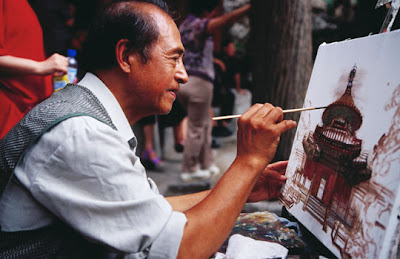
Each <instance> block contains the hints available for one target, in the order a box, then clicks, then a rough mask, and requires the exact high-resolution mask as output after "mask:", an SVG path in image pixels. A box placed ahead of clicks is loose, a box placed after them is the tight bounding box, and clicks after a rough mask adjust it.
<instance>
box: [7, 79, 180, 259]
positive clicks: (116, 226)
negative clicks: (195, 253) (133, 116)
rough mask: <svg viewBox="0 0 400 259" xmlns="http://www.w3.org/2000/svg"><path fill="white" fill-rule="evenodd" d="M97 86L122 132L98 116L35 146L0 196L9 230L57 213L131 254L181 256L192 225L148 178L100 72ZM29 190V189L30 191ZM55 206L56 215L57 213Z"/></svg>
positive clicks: (68, 123) (92, 85) (67, 125)
mask: <svg viewBox="0 0 400 259" xmlns="http://www.w3.org/2000/svg"><path fill="white" fill-rule="evenodd" d="M79 85H82V86H85V87H87V88H88V89H89V90H91V91H92V92H93V93H94V94H95V95H96V96H97V98H98V99H99V100H100V102H101V103H102V104H103V105H104V107H105V109H106V110H107V112H108V113H109V115H110V117H111V119H112V121H113V123H114V125H115V126H116V128H117V131H115V130H113V129H112V128H111V127H110V126H108V125H106V124H104V123H103V122H100V121H98V120H96V119H94V118H92V117H88V116H80V117H73V118H70V119H67V120H64V121H62V122H61V123H59V124H58V125H56V126H55V127H53V128H52V129H50V130H49V131H47V132H46V133H45V134H43V136H42V137H41V138H40V139H39V141H38V142H37V143H36V144H35V145H33V146H32V147H30V148H28V150H27V151H26V152H25V154H24V156H23V158H22V159H21V160H20V162H19V163H18V164H17V166H16V168H15V171H14V173H15V176H16V177H17V178H18V180H19V181H20V182H21V183H22V184H23V186H24V187H25V188H26V189H25V188H21V187H20V186H19V185H17V184H14V183H13V182H11V183H10V184H9V185H8V186H7V188H6V190H5V191H4V194H3V196H2V199H1V200H0V225H1V227H2V231H12V232H14V231H23V230H33V229H37V228H40V227H44V226H47V225H49V224H51V223H53V222H54V221H55V220H56V219H57V218H58V219H60V220H62V221H63V222H65V223H66V224H68V225H69V226H71V227H72V228H73V229H75V230H76V231H78V232H79V233H81V234H82V235H83V236H85V237H87V238H89V239H91V240H95V241H96V242H100V243H104V244H106V245H108V246H110V247H113V248H115V249H117V250H119V251H122V252H124V253H138V252H140V251H142V250H144V249H146V248H148V247H150V246H151V247H150V251H149V254H148V257H149V258H175V257H176V256H177V253H178V250H179V245H180V242H181V239H182V235H183V229H184V227H185V224H186V221H187V219H186V217H185V215H184V214H183V213H180V212H175V211H172V207H171V206H170V204H169V203H168V202H167V200H166V199H165V198H164V197H163V196H162V195H160V194H159V191H158V188H157V187H156V185H155V184H154V182H153V181H152V180H151V179H149V178H147V175H146V172H145V169H144V167H143V165H142V164H141V163H140V159H139V158H138V157H137V156H136V155H135V151H136V147H134V148H131V147H130V146H129V144H128V140H130V139H131V138H134V139H135V140H136V138H135V136H134V134H133V132H132V129H131V127H130V125H129V123H128V120H127V119H126V117H125V115H124V113H123V111H122V109H121V107H120V105H119V103H118V102H117V100H116V99H115V97H114V96H113V94H112V93H111V91H109V89H108V88H107V87H106V86H105V85H104V84H103V82H101V80H100V79H98V78H97V77H96V76H95V75H93V74H90V73H88V74H86V75H85V77H84V78H83V79H82V81H81V82H79ZM27 190H29V191H27ZM49 211H51V213H50V212H49Z"/></svg>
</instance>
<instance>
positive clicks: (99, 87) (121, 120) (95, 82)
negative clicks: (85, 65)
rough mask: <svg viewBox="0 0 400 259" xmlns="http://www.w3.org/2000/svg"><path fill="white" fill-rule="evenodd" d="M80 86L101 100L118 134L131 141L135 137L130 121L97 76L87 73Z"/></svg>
mask: <svg viewBox="0 0 400 259" xmlns="http://www.w3.org/2000/svg"><path fill="white" fill-rule="evenodd" d="M78 85H81V86H84V87H86V88H87V89H89V90H90V91H91V92H92V93H93V94H94V95H95V96H96V97H97V98H98V99H99V101H100V102H101V104H103V106H104V108H105V109H106V111H107V112H108V115H110V118H111V120H112V122H113V123H114V125H115V127H116V128H117V130H118V132H119V133H120V134H121V135H122V137H123V138H124V139H125V140H126V141H129V140H130V139H131V138H133V137H134V134H133V131H132V128H131V126H130V124H129V122H128V119H127V118H126V116H125V113H124V112H123V110H122V108H121V106H120V105H119V103H118V101H117V99H116V98H115V96H114V95H113V93H112V92H111V91H110V90H109V89H108V88H107V86H106V85H105V84H104V83H103V82H102V81H101V80H100V79H99V78H98V77H97V76H96V75H94V74H92V73H89V72H88V73H86V74H85V76H84V77H83V78H82V80H81V81H80V82H79V83H78Z"/></svg>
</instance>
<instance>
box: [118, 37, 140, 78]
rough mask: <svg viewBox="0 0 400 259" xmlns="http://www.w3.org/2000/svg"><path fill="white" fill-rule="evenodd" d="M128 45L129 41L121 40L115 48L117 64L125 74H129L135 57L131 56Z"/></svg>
mask: <svg viewBox="0 0 400 259" xmlns="http://www.w3.org/2000/svg"><path fill="white" fill-rule="evenodd" d="M130 44H131V43H130V42H129V40H127V39H121V40H119V41H118V42H117V45H116V46H115V57H116V59H117V63H118V65H119V67H120V68H121V69H122V71H123V72H125V73H129V72H131V69H132V65H133V64H132V62H133V61H134V60H133V59H135V57H134V56H135V55H132V54H133V53H132V52H131V48H130ZM132 58H133V59H132Z"/></svg>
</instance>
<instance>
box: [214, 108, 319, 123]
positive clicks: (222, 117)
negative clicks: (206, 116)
mask: <svg viewBox="0 0 400 259" xmlns="http://www.w3.org/2000/svg"><path fill="white" fill-rule="evenodd" d="M325 108H326V106H324V107H308V108H297V109H289V110H283V113H289V112H302V111H311V110H317V109H325ZM240 116H242V115H240V114H237V115H226V116H218V117H213V118H212V119H213V120H214V121H218V120H228V119H234V118H239V117H240Z"/></svg>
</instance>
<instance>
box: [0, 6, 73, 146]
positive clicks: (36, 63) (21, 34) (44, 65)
mask: <svg viewBox="0 0 400 259" xmlns="http://www.w3.org/2000/svg"><path fill="white" fill-rule="evenodd" d="M67 66H68V59H67V58H66V57H64V56H62V55H59V54H53V55H52V56H51V57H49V58H48V59H46V57H45V53H44V45H43V36H42V28H41V27H40V24H39V21H38V19H37V17H36V15H35V13H34V11H33V10H32V8H31V6H30V5H29V3H28V2H27V1H26V0H0V139H1V138H3V137H4V136H5V135H6V134H7V132H8V131H9V130H10V129H11V128H12V127H13V126H14V125H15V124H16V123H17V122H18V121H19V120H20V119H21V118H22V117H23V116H24V115H25V114H26V113H27V112H28V111H29V110H30V109H31V108H32V107H34V106H35V105H36V104H38V103H39V102H41V101H43V100H44V99H46V98H47V97H49V96H50V95H51V94H52V92H53V86H52V80H51V75H53V74H65V73H66V72H67Z"/></svg>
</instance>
